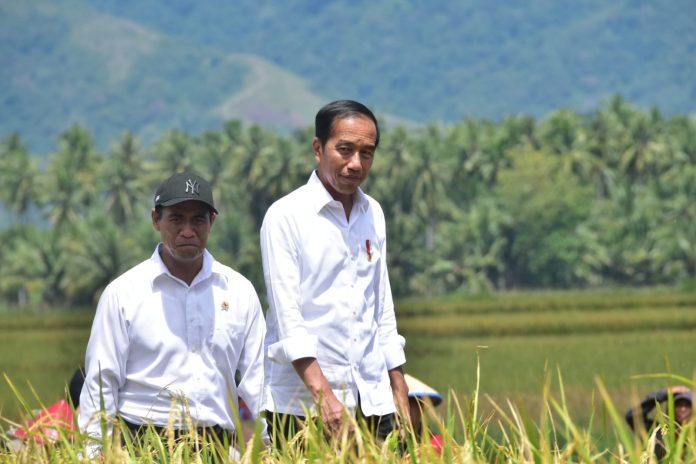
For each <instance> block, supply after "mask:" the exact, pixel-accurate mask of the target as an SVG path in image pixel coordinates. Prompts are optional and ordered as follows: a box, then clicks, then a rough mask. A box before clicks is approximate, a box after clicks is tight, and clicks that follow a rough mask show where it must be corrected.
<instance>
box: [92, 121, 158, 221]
mask: <svg viewBox="0 0 696 464" xmlns="http://www.w3.org/2000/svg"><path fill="white" fill-rule="evenodd" d="M147 178H148V168H147V164H146V162H145V157H144V156H143V154H142V153H141V152H140V151H139V149H138V143H137V141H136V140H135V138H134V137H133V134H132V133H131V132H126V133H124V134H123V136H121V139H120V140H119V141H118V142H117V143H116V144H115V145H114V148H113V149H112V151H111V154H110V155H109V156H108V157H107V158H106V160H105V162H104V166H103V170H102V173H101V181H100V184H101V185H102V186H103V190H104V192H105V198H104V205H105V210H106V211H107V212H109V213H110V214H111V215H112V217H113V218H114V220H115V221H116V223H118V224H128V223H130V222H132V221H134V220H136V219H137V218H140V217H143V214H144V211H145V210H146V207H147V205H148V204H149V203H148V202H146V201H145V200H146V198H147V195H148V193H149V192H148V188H147V184H146V182H147Z"/></svg>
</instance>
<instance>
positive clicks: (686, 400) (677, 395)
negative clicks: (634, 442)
mask: <svg viewBox="0 0 696 464" xmlns="http://www.w3.org/2000/svg"><path fill="white" fill-rule="evenodd" d="M670 390H671V395H672V400H673V401H674V421H675V422H676V424H677V426H678V427H677V432H678V431H679V428H680V427H681V426H682V425H684V424H685V423H686V422H688V421H689V420H690V419H691V416H692V404H693V393H692V391H691V390H690V389H689V388H688V387H686V386H683V385H678V386H675V387H672V388H671V389H666V388H664V389H661V390H657V391H654V392H652V393H650V394H648V395H647V396H646V397H645V398H644V399H643V401H641V403H640V406H639V408H638V409H634V408H631V409H629V410H628V412H626V422H628V425H629V426H630V427H631V429H633V430H634V431H636V430H638V429H639V427H642V428H643V429H644V430H648V431H650V430H652V428H653V427H654V426H655V424H656V423H657V421H658V414H660V413H661V412H662V410H661V408H660V407H658V406H659V405H661V404H663V403H665V402H667V400H668V399H669V396H670ZM654 410H657V411H658V413H656V414H655V415H653V414H652V413H653V411H654ZM636 417H640V419H639V420H640V422H639V423H638V422H637V421H636ZM656 434H657V436H656V442H655V456H656V457H657V458H658V459H662V458H663V457H664V456H665V453H666V450H665V448H664V442H663V437H662V431H661V430H658V431H657V432H656Z"/></svg>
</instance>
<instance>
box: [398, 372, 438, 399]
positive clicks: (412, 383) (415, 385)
mask: <svg viewBox="0 0 696 464" xmlns="http://www.w3.org/2000/svg"><path fill="white" fill-rule="evenodd" d="M404 378H405V379H406V385H407V386H408V396H409V398H419V399H420V398H430V400H431V401H432V402H433V406H437V405H438V404H440V403H442V395H441V394H440V393H438V392H437V391H436V390H435V389H433V388H432V387H430V386H428V385H426V384H425V383H423V382H421V381H420V380H418V379H417V378H415V377H413V376H412V375H408V374H404Z"/></svg>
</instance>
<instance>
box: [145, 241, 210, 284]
mask: <svg viewBox="0 0 696 464" xmlns="http://www.w3.org/2000/svg"><path fill="white" fill-rule="evenodd" d="M161 246H162V243H158V244H157V246H156V247H155V251H154V253H152V256H151V257H150V261H151V263H152V266H153V272H152V274H151V278H150V283H151V284H154V283H155V280H157V278H158V277H160V276H163V275H168V276H170V277H171V278H174V279H176V277H174V275H173V274H172V273H171V272H169V269H168V268H167V265H166V264H164V261H162V257H161V256H160V254H159V250H160V247H161ZM218 266H219V263H218V262H217V261H215V258H213V255H211V254H210V252H209V251H208V250H207V249H206V250H203V266H202V267H201V270H200V271H198V274H197V275H196V277H195V278H194V279H193V282H191V286H194V285H195V284H197V283H198V282H200V281H202V280H205V279H207V278H209V277H210V276H211V275H212V274H213V273H219V272H220V271H219V269H217V268H218ZM177 280H179V279H177Z"/></svg>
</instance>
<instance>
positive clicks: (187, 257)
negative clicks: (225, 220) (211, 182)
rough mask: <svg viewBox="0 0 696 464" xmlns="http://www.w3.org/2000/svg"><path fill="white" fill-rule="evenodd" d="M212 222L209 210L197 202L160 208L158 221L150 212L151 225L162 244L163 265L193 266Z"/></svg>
mask: <svg viewBox="0 0 696 464" xmlns="http://www.w3.org/2000/svg"><path fill="white" fill-rule="evenodd" d="M214 219H215V216H214V215H211V214H210V209H209V207H208V206H207V205H206V204H205V203H203V202H200V201H193V200H192V201H184V202H182V203H178V204H176V205H172V206H165V207H164V208H162V215H161V217H158V216H157V213H156V212H155V210H153V211H152V224H153V225H154V226H155V229H157V230H158V231H159V233H160V237H161V240H162V245H163V246H162V259H163V260H164V261H165V264H166V263H168V262H170V261H171V260H173V261H174V262H176V263H177V264H187V263H197V262H198V261H199V259H200V258H201V256H202V255H203V251H204V250H205V246H206V243H207V242H208V234H209V233H210V228H211V227H212V225H213V221H214Z"/></svg>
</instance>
